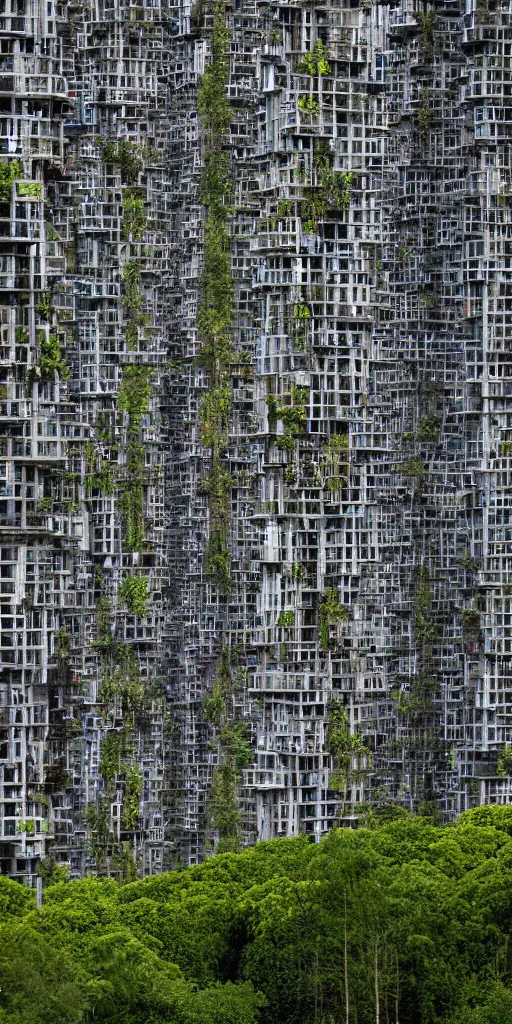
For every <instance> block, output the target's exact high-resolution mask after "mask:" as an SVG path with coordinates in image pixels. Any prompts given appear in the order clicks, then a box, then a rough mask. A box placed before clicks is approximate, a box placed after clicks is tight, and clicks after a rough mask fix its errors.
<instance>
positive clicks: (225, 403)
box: [197, 2, 233, 593]
mask: <svg viewBox="0 0 512 1024" xmlns="http://www.w3.org/2000/svg"><path fill="white" fill-rule="evenodd" d="M211 10H212V12H213V27H212V30H211V54H212V56H211V63H210V64H209V65H208V67H207V68H206V71H205V73H204V75H203V78H202V80H201V82H200V85H199V88H198V92H197V104H198V111H199V117H200V128H201V147H202V157H203V170H202V173H201V182H200V197H201V201H202V203H203V204H204V206H205V208H206V222H205V233H204V264H203V272H202V277H201V298H200V306H199V310H198V320H197V322H198V329H199V338H200V342H201V350H200V354H199V359H198V362H199V365H200V366H202V367H203V369H204V371H205V373H206V379H207V387H208V390H207V393H206V395H204V397H203V399H202V401H201V408H200V421H201V425H202V441H203V444H204V445H205V447H208V448H209V449H210V470H209V473H208V476H207V478H206V480H205V482H204V489H205V491H206V493H207V494H208V499H209V509H210V535H209V540H208V547H207V551H206V558H205V569H206V574H207V576H209V577H210V579H212V580H213V581H214V583H215V584H216V585H217V587H218V588H219V590H220V591H221V592H223V593H229V591H230V590H232V586H233V584H232V579H231V572H230V561H231V558H230V552H229V545H228V532H229V521H230V516H229V491H230V477H229V474H228V472H227V469H225V467H224V466H223V463H222V459H223V449H224V447H225V445H226V443H227V433H228V427H229V417H230V412H231V377H230V371H229V364H230V361H231V359H232V356H233V347H232V342H231V333H230V327H231V321H232V318H233V281H232V276H231V244H230V238H229V232H228V217H229V214H230V210H231V205H230V204H231V196H232V184H231V170H230V162H229V157H228V155H227V154H226V152H225V150H224V145H225V138H226V134H227V132H228V129H229V125H230V121H231V117H232V113H231V107H230V104H229V101H228V98H227V95H226V85H227V81H228V63H227V58H226V51H227V48H228V42H229V32H228V30H227V27H226V15H225V7H224V3H223V2H214V4H213V7H212V8H211Z"/></svg>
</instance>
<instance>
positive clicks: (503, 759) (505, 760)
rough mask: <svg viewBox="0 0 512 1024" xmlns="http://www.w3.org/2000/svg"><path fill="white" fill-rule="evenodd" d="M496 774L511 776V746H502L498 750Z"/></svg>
mask: <svg viewBox="0 0 512 1024" xmlns="http://www.w3.org/2000/svg"><path fill="white" fill-rule="evenodd" d="M497 774H498V775H508V776H512V747H510V746H509V747H503V749H502V750H500V753H499V756H498V767H497Z"/></svg>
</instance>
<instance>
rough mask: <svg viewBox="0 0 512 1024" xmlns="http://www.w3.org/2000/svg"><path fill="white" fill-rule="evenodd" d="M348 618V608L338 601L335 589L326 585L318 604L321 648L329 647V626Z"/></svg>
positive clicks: (346, 620) (345, 620) (326, 648)
mask: <svg viewBox="0 0 512 1024" xmlns="http://www.w3.org/2000/svg"><path fill="white" fill-rule="evenodd" d="M348 619H349V611H348V608H346V607H345V605H342V604H341V603H340V599H339V595H338V591H337V589H336V588H335V587H328V588H327V589H326V590H325V591H324V593H323V595H322V597H321V599H320V604H319V606H318V633H319V637H320V646H321V648H322V650H324V651H327V650H328V648H329V627H330V626H335V625H338V624H339V623H340V622H348Z"/></svg>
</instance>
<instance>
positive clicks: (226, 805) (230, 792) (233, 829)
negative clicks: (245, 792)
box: [210, 754, 252, 853]
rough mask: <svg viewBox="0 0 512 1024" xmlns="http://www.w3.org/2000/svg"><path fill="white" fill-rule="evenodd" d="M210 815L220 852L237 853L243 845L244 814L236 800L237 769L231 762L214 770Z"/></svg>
mask: <svg viewBox="0 0 512 1024" xmlns="http://www.w3.org/2000/svg"><path fill="white" fill-rule="evenodd" d="M251 759H252V754H251ZM210 815H211V818H212V823H213V827H214V829H215V830H216V832H217V834H218V836H219V845H218V852H219V853H236V852H237V851H238V850H239V849H240V846H241V837H240V829H241V824H242V814H241V811H239V809H238V805H237V800H236V771H235V768H234V767H233V765H231V764H225V765H219V767H218V768H216V769H215V771H214V774H213V780H212V788H211V794H210Z"/></svg>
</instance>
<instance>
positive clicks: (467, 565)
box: [460, 551, 480, 573]
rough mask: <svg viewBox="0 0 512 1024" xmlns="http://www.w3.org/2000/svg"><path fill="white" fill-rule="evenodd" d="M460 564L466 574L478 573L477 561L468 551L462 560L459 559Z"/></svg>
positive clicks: (478, 564) (478, 565) (478, 563)
mask: <svg viewBox="0 0 512 1024" xmlns="http://www.w3.org/2000/svg"><path fill="white" fill-rule="evenodd" d="M460 564H461V565H462V566H463V567H464V569H465V570H466V572H471V573H474V572H478V570H479V568H480V562H479V559H478V558H475V557H474V556H473V555H472V554H471V553H470V552H469V551H466V554H465V555H464V558H461V560H460Z"/></svg>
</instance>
